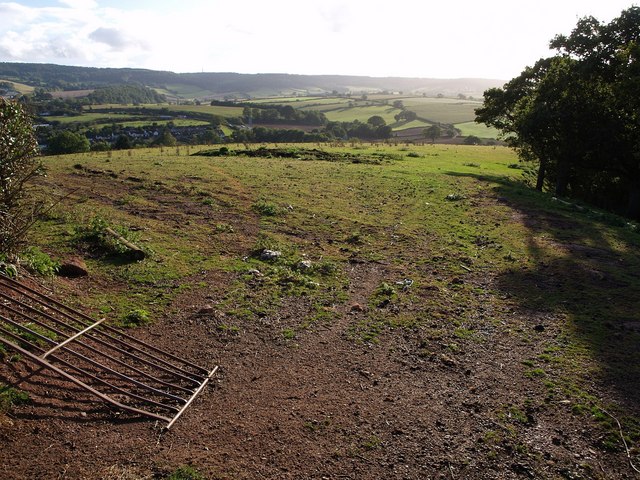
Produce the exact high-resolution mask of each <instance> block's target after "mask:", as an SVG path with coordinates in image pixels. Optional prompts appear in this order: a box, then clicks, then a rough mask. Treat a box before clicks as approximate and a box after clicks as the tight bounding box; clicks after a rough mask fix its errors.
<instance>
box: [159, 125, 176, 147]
mask: <svg viewBox="0 0 640 480" xmlns="http://www.w3.org/2000/svg"><path fill="white" fill-rule="evenodd" d="M153 144H154V145H159V146H162V147H175V146H176V145H177V144H178V141H177V140H176V137H174V136H173V134H172V133H171V130H169V128H166V127H165V128H163V129H162V131H161V132H160V135H158V138H157V139H156V140H155V141H154V142H153Z"/></svg>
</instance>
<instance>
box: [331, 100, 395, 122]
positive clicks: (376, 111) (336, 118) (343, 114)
mask: <svg viewBox="0 0 640 480" xmlns="http://www.w3.org/2000/svg"><path fill="white" fill-rule="evenodd" d="M343 105H344V104H343ZM319 110H320V111H322V112H324V114H325V116H326V117H327V119H328V120H329V121H331V122H353V121H354V120H359V121H361V122H363V123H365V122H366V121H367V120H368V119H369V118H371V117H373V116H374V115H379V116H381V117H382V118H384V120H385V121H386V122H387V124H391V123H394V122H395V118H394V116H395V115H397V114H398V113H400V110H399V109H397V108H393V107H392V106H391V105H366V106H363V105H361V104H360V105H357V106H353V107H349V106H348V105H346V106H342V105H341V106H334V105H327V106H326V107H325V108H321V109H319Z"/></svg>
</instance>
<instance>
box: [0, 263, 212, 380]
mask: <svg viewBox="0 0 640 480" xmlns="http://www.w3.org/2000/svg"><path fill="white" fill-rule="evenodd" d="M0 279H2V280H6V281H8V282H9V283H11V284H13V285H14V286H15V285H17V286H19V287H21V288H23V289H25V290H27V291H28V292H31V293H33V294H35V295H37V296H39V297H41V298H43V299H45V300H47V301H49V302H51V303H52V304H54V305H56V306H58V307H60V308H63V309H65V310H67V311H70V312H72V313H74V314H76V315H78V316H80V317H82V318H84V319H85V320H87V321H89V322H93V321H94V320H93V319H92V318H91V317H89V316H88V315H86V314H84V313H82V312H79V311H77V310H75V309H73V308H71V307H69V306H67V305H65V304H63V303H60V302H58V301H56V300H54V299H53V298H51V297H48V296H47V295H44V294H42V293H40V292H38V291H37V290H34V289H32V288H31V287H28V286H27V285H23V284H22V283H20V282H18V281H16V280H14V279H12V278H9V277H7V276H6V275H4V274H2V273H0ZM13 289H14V290H16V288H15V287H14V288H13ZM34 300H36V301H38V300H37V299H34ZM41 303H43V302H41ZM60 313H61V314H64V312H60ZM105 329H107V330H109V331H112V332H115V333H117V334H119V335H122V336H123V337H125V338H127V339H128V340H131V341H132V342H135V343H138V344H140V345H143V346H145V347H147V348H149V349H150V350H153V351H155V352H157V353H161V354H163V355H166V356H167V357H169V358H171V359H173V360H176V361H178V362H180V363H183V364H185V365H188V366H190V367H193V368H195V369H197V370H200V371H201V372H204V373H205V374H207V375H208V374H209V371H208V370H207V369H206V368H204V367H201V366H199V365H196V364H195V363H192V362H190V361H188V360H185V359H183V358H180V357H178V356H176V355H174V354H172V353H170V352H167V351H165V350H162V349H160V348H158V347H155V346H153V345H150V344H148V343H146V342H144V341H142V340H139V339H137V338H135V337H133V336H131V335H128V334H126V333H124V332H122V331H120V330H118V329H117V328H114V327H111V326H109V325H105ZM133 348H135V347H133ZM142 351H143V352H144V350H142ZM145 353H146V352H145ZM205 376H206V375H205ZM205 376H203V378H205Z"/></svg>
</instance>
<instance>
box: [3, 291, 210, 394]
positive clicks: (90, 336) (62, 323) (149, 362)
mask: <svg viewBox="0 0 640 480" xmlns="http://www.w3.org/2000/svg"><path fill="white" fill-rule="evenodd" d="M0 296H3V297H5V298H7V295H5V294H3V293H2V292H0ZM11 300H12V301H13V302H15V303H17V304H18V305H20V306H21V307H23V308H25V309H27V310H29V311H31V312H34V313H36V314H38V315H41V316H43V317H45V318H47V319H49V320H51V321H52V322H55V323H56V324H58V325H60V324H61V325H63V326H65V327H68V328H73V327H70V326H69V325H67V324H66V323H65V322H63V321H62V320H59V319H57V318H55V317H53V316H51V315H49V314H48V313H45V312H41V311H39V310H38V309H36V308H33V307H31V306H30V305H27V304H25V303H23V302H21V301H19V300H16V299H11ZM22 315H24V314H22ZM27 318H28V317H27ZM76 331H80V330H79V329H76ZM90 333H96V332H89V334H87V335H86V336H85V338H91V339H92V340H94V341H95V342H98V343H99V344H101V345H103V346H105V347H107V348H110V349H113V350H115V351H117V352H119V353H121V354H124V355H125V356H129V357H132V358H135V359H137V360H138V361H140V362H142V363H144V364H147V365H149V366H151V367H154V368H157V369H159V370H162V371H164V372H165V373H168V374H170V375H173V376H176V377H180V378H182V379H183V380H187V381H189V382H193V383H195V384H198V385H199V384H200V381H199V380H197V379H195V378H191V377H187V376H186V375H183V374H181V373H179V372H176V371H173V370H169V369H168V368H166V367H163V366H162V365H157V364H155V363H153V362H151V361H149V360H146V359H144V358H140V357H139V356H137V355H134V354H133V353H131V352H128V351H126V350H123V349H121V348H119V347H116V346H115V345H111V344H110V343H108V342H105V341H104V340H101V339H99V338H97V337H95V336H93V335H90ZM76 343H78V344H80V345H83V346H86V347H87V348H90V347H89V346H88V345H85V344H84V343H82V342H81V341H80V340H78V341H77V342H76ZM120 343H123V344H124V345H126V343H125V342H122V341H120ZM96 351H97V352H99V353H100V354H101V355H103V356H105V357H107V358H109V359H111V360H113V361H116V362H118V360H117V359H116V358H114V357H112V356H110V355H108V354H107V353H105V352H102V351H100V350H96ZM130 368H131V369H132V370H136V369H135V368H134V367H130ZM136 371H138V373H141V374H144V373H142V372H141V371H139V370H136ZM189 374H190V375H191V373H189ZM144 375H146V376H149V375H148V374H144ZM194 375H195V374H194ZM150 378H153V379H155V380H156V381H158V382H161V383H162V380H160V379H157V378H155V377H150ZM168 386H174V387H176V388H182V389H183V388H184V387H179V386H178V385H173V384H168ZM188 391H191V390H188Z"/></svg>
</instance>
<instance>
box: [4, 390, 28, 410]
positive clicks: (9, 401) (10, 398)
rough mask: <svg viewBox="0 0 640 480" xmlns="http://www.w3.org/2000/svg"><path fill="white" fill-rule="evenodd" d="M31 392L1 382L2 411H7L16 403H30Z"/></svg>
mask: <svg viewBox="0 0 640 480" xmlns="http://www.w3.org/2000/svg"><path fill="white" fill-rule="evenodd" d="M29 401H30V398H29V394H28V393H26V392H23V391H21V390H18V389H16V388H13V387H9V386H8V385H2V384H0V413H5V412H7V411H9V410H10V409H11V407H14V406H16V405H24V404H25V403H29Z"/></svg>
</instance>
